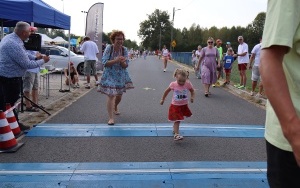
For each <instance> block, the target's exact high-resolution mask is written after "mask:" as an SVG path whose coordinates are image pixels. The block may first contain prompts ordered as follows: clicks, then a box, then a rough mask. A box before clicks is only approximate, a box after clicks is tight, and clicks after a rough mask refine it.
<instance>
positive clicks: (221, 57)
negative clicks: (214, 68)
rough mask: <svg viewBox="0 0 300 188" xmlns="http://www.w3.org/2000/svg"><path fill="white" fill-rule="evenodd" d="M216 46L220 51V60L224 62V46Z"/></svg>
mask: <svg viewBox="0 0 300 188" xmlns="http://www.w3.org/2000/svg"><path fill="white" fill-rule="evenodd" d="M216 48H217V49H218V51H219V55H220V62H222V59H223V48H222V46H220V47H219V48H218V47H217V46H216Z"/></svg>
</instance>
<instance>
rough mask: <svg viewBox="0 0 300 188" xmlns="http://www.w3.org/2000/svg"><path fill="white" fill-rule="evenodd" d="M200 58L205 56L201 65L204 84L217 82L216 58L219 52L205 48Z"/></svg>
mask: <svg viewBox="0 0 300 188" xmlns="http://www.w3.org/2000/svg"><path fill="white" fill-rule="evenodd" d="M200 56H204V58H203V60H202V62H201V64H202V66H201V67H202V70H201V78H202V83H203V84H213V83H216V81H217V72H216V71H217V63H216V58H217V57H219V52H218V50H217V49H216V48H208V47H205V48H203V49H202V50H201V53H200Z"/></svg>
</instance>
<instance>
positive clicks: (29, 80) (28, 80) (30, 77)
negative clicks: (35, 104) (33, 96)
mask: <svg viewBox="0 0 300 188" xmlns="http://www.w3.org/2000/svg"><path fill="white" fill-rule="evenodd" d="M38 89H39V73H33V72H28V71H27V72H26V73H25V76H24V80H23V91H24V92H30V91H31V90H38Z"/></svg>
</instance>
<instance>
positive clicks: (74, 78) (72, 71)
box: [64, 62, 79, 88]
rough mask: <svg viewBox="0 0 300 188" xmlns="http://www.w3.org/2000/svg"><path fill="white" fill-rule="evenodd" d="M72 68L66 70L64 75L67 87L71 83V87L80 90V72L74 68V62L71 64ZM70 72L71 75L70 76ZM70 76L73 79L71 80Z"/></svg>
mask: <svg viewBox="0 0 300 188" xmlns="http://www.w3.org/2000/svg"><path fill="white" fill-rule="evenodd" d="M69 65H70V67H67V68H65V69H64V73H65V76H66V81H65V83H66V85H69V84H70V83H71V86H72V87H73V88H76V87H77V88H79V83H78V82H79V80H78V77H79V76H78V72H77V70H76V69H75V67H74V64H73V63H72V62H70V63H69ZM69 70H70V74H69ZM69 76H70V77H71V79H70V78H69Z"/></svg>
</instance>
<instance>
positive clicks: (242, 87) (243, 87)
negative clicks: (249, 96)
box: [238, 85, 246, 89]
mask: <svg viewBox="0 0 300 188" xmlns="http://www.w3.org/2000/svg"><path fill="white" fill-rule="evenodd" d="M238 89H246V87H245V86H243V85H242V86H240V87H238Z"/></svg>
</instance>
